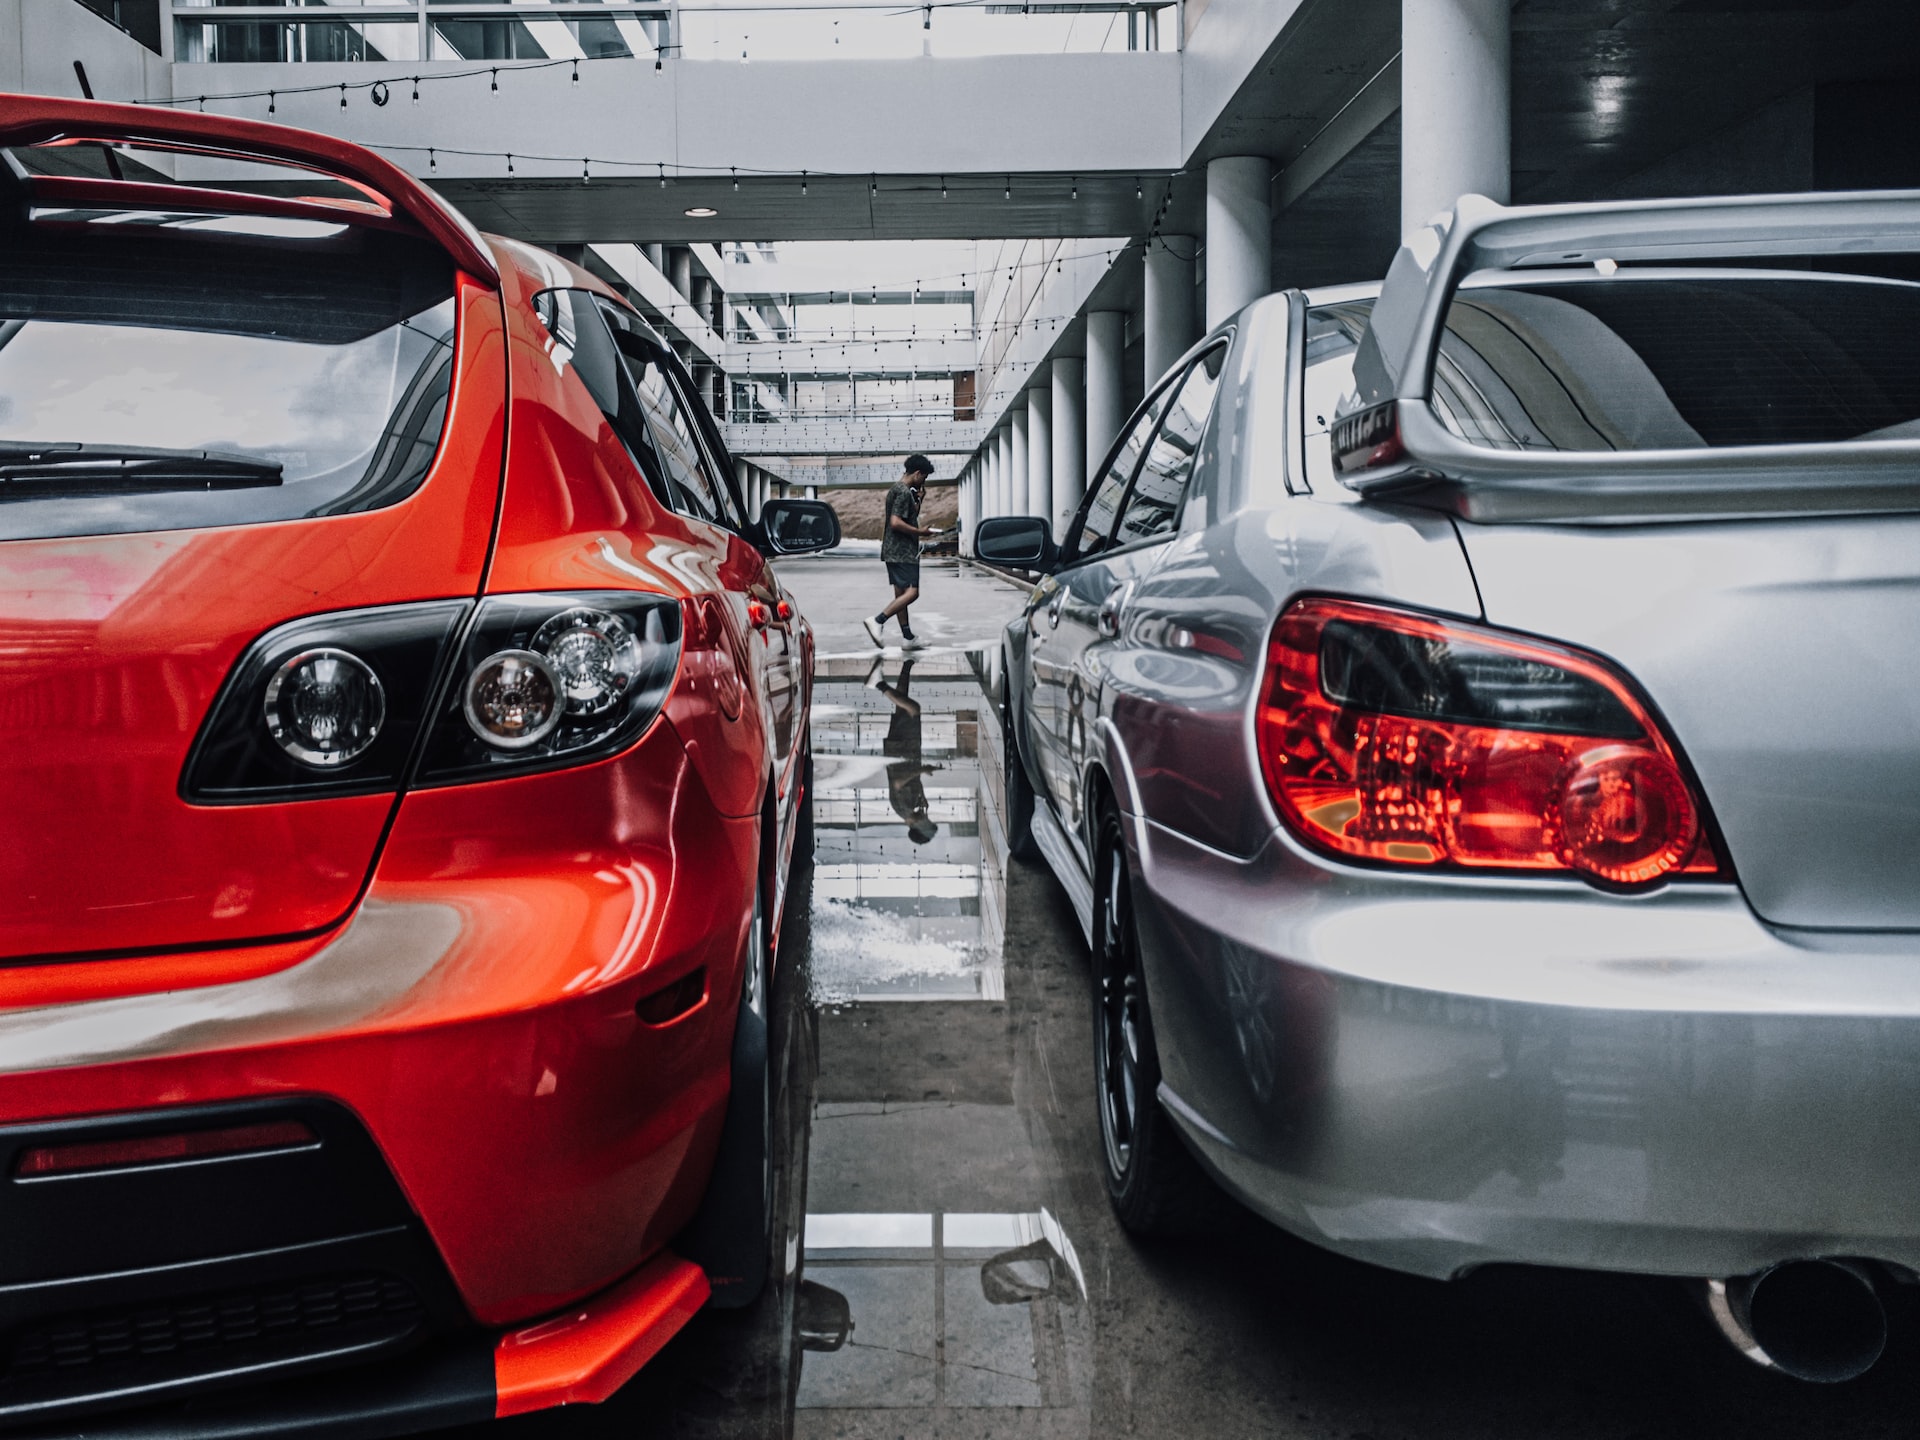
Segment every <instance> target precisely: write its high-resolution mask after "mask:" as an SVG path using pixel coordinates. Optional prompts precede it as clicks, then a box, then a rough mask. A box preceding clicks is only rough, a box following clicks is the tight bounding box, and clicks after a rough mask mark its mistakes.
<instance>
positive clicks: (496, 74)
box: [489, 65, 500, 95]
mask: <svg viewBox="0 0 1920 1440" xmlns="http://www.w3.org/2000/svg"><path fill="white" fill-rule="evenodd" d="M489 88H490V89H491V90H492V91H493V93H494V94H496V95H498V94H499V93H500V67H499V66H498V65H496V66H494V67H493V84H492V85H491V86H490V87H489Z"/></svg>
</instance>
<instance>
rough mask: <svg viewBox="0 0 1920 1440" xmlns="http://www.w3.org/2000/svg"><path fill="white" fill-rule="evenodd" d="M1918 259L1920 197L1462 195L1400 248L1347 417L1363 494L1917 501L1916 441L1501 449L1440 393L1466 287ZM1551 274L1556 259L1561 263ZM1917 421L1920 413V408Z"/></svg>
mask: <svg viewBox="0 0 1920 1440" xmlns="http://www.w3.org/2000/svg"><path fill="white" fill-rule="evenodd" d="M1895 253H1920V191H1875V192H1861V193H1840V194H1816V195H1778V196H1734V197H1728V198H1725V199H1699V200H1643V201H1625V202H1616V203H1609V204H1580V205H1545V206H1528V207H1508V206H1504V205H1500V204H1497V203H1495V202H1494V201H1492V200H1488V199H1487V198H1485V197H1484V196H1480V195H1468V196H1463V197H1462V198H1461V200H1460V203H1459V205H1458V206H1457V207H1456V208H1455V209H1454V210H1453V212H1452V213H1451V214H1448V215H1443V216H1440V217H1438V218H1436V219H1435V220H1434V221H1433V222H1431V223H1430V224H1428V225H1426V226H1424V227H1422V228H1421V229H1419V230H1417V231H1415V232H1414V233H1413V234H1412V235H1411V236H1409V237H1408V239H1407V241H1406V243H1405V244H1403V245H1402V246H1401V248H1400V251H1399V254H1398V255H1396V256H1395V258H1394V262H1393V265H1392V267H1391V269H1389V271H1388V273H1387V279H1386V282H1385V284H1384V285H1383V286H1382V288H1381V292H1380V297H1379V299H1378V301H1377V302H1376V303H1375V305H1374V307H1373V310H1372V315H1371V318H1370V322H1369V326H1368V330H1367V333H1366V335H1365V337H1364V338H1363V340H1362V342H1361V344H1360V348H1359V351H1358V353H1357V355H1356V356H1355V361H1354V382H1355V402H1356V403H1355V404H1354V405H1353V408H1351V409H1349V410H1347V411H1346V412H1345V413H1343V414H1342V415H1341V416H1339V417H1336V420H1335V424H1334V436H1333V445H1334V453H1335V462H1336V466H1337V468H1338V469H1339V470H1340V472H1341V479H1342V481H1343V483H1345V484H1346V485H1347V486H1348V487H1349V488H1351V489H1353V490H1355V491H1357V492H1359V493H1361V494H1362V495H1387V494H1391V495H1392V496H1393V497H1394V498H1396V499H1403V500H1404V499H1416V500H1418V501H1420V502H1421V503H1430V504H1436V505H1438V506H1440V507H1441V508H1445V509H1447V510H1450V511H1452V512H1454V513H1456V514H1459V515H1461V516H1463V517H1465V518H1468V519H1472V520H1476V521H1487V522H1500V521H1532V520H1565V521H1585V522H1588V523H1630V522H1637V521H1648V520H1678V519H1686V518H1704V517H1709V516H1732V515H1742V516H1746V515H1764V514H1783V513H1784V514H1802V515H1804V514H1818V513H1859V512H1862V511H1881V512H1885V511H1915V510H1920V436H1916V437H1915V438H1904V437H1903V438H1896V439H1876V440H1871V441H1861V440H1849V441H1843V442H1835V443H1823V444H1776V445H1729V446H1719V447H1710V448H1689V449H1670V450H1669V449H1643V450H1598V451H1559V450H1538V449H1529V450H1497V449H1492V448H1489V447H1486V446H1481V445H1475V444H1472V443H1470V442H1468V441H1465V440H1463V439H1461V438H1460V437H1459V436H1457V435H1455V434H1454V433H1453V432H1452V431H1451V430H1449V429H1448V428H1447V426H1446V425H1445V424H1443V423H1442V421H1441V420H1440V418H1439V417H1438V415H1437V414H1436V413H1435V411H1434V409H1433V407H1432V405H1431V403H1430V396H1431V393H1432V388H1433V379H1434V370H1435V364H1436V356H1437V355H1438V352H1439V349H1440V342H1441V337H1442V333H1443V331H1444V329H1445V326H1446V320H1447V315H1448V312H1449V308H1450V306H1451V305H1452V303H1453V298H1454V295H1455V293H1456V292H1457V291H1458V290H1459V289H1460V288H1461V287H1462V286H1463V285H1468V286H1478V285H1482V284H1498V283H1500V281H1501V279H1502V278H1503V277H1505V278H1507V279H1513V278H1516V277H1515V276H1514V274H1513V272H1516V271H1524V270H1528V269H1541V270H1542V271H1543V272H1544V273H1555V272H1558V273H1561V274H1564V273H1565V271H1566V270H1567V269H1569V268H1571V267H1579V266H1587V265H1591V266H1595V267H1596V268H1598V269H1599V270H1600V271H1601V272H1602V273H1610V269H1611V267H1614V266H1617V265H1619V264H1623V263H1632V262H1639V263H1645V262H1662V261H1664V262H1669V263H1674V262H1680V263H1687V264H1695V265H1697V264H1699V263H1700V262H1702V261H1716V260H1718V261H1726V262H1728V263H1729V264H1731V265H1737V264H1738V263H1739V262H1740V261H1741V260H1742V259H1748V260H1752V259H1761V258H1765V257H1775V256H1819V255H1832V256H1842V257H1859V256H1863V255H1880V254H1895ZM1549 267H1550V268H1549ZM1916 418H1920V417H1916Z"/></svg>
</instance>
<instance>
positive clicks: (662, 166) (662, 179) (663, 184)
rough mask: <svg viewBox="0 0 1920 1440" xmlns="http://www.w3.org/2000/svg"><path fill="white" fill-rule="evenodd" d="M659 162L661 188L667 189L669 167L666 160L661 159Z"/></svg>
mask: <svg viewBox="0 0 1920 1440" xmlns="http://www.w3.org/2000/svg"><path fill="white" fill-rule="evenodd" d="M657 163H658V164H659V166H660V188H661V189H662V190H664V189H666V188H667V167H666V162H664V161H660V162H657Z"/></svg>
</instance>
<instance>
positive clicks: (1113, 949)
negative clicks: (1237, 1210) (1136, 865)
mask: <svg viewBox="0 0 1920 1440" xmlns="http://www.w3.org/2000/svg"><path fill="white" fill-rule="evenodd" d="M1094 854H1095V856H1096V869H1095V884H1094V926H1093V1045H1094V1051H1093V1069H1094V1094H1095V1102H1096V1104H1097V1106H1098V1108H1099V1115H1100V1141H1101V1144H1100V1151H1101V1157H1102V1161H1103V1164H1102V1170H1103V1172H1104V1174H1105V1177H1106V1182H1107V1199H1108V1200H1109V1201H1110V1202H1111V1203H1112V1205H1113V1213H1114V1214H1115V1216H1117V1217H1118V1218H1119V1221H1120V1224H1121V1226H1122V1227H1123V1228H1124V1229H1126V1230H1127V1231H1128V1233H1130V1234H1133V1235H1138V1236H1143V1237H1156V1238H1158V1237H1171V1236H1177V1235H1190V1234H1193V1233H1194V1232H1196V1231H1198V1230H1200V1229H1202V1228H1204V1227H1205V1226H1207V1225H1208V1224H1210V1223H1211V1222H1213V1221H1214V1220H1216V1219H1217V1218H1218V1217H1219V1214H1220V1202H1221V1198H1222V1197H1221V1193H1220V1191H1219V1190H1218V1189H1217V1188H1216V1187H1215V1186H1214V1184H1213V1182H1212V1181H1211V1180H1210V1179H1209V1178H1208V1177H1207V1175H1206V1172H1205V1171H1203V1170H1202V1169H1201V1168H1200V1165H1199V1162H1198V1161H1196V1160H1195V1159H1194V1158H1193V1155H1192V1153H1191V1152H1190V1151H1189V1150H1188V1149H1187V1146H1186V1142H1185V1141H1184V1140H1182V1139H1181V1137H1180V1134H1179V1132H1178V1130H1176V1129H1175V1128H1174V1123H1173V1120H1172V1117H1170V1116H1169V1115H1168V1114H1167V1112H1166V1109H1165V1107H1163V1106H1162V1105H1161V1104H1160V1100H1159V1096H1158V1093H1157V1092H1158V1090H1159V1086H1160V1059H1159V1053H1158V1052H1157V1051H1156V1049H1155V1048H1154V1041H1153V1022H1152V1019H1151V1017H1150V1016H1149V1014H1148V1009H1147V988H1146V976H1145V973H1144V971H1143V970H1142V968H1141V964H1140V936H1139V929H1138V927H1137V926H1136V924H1135V922H1134V915H1133V879H1132V876H1131V874H1130V873H1129V871H1128V866H1127V850H1126V844H1125V840H1124V838H1123V836H1122V835H1121V832H1120V818H1119V816H1118V815H1117V814H1115V813H1114V811H1113V810H1112V808H1111V807H1106V808H1104V809H1103V810H1102V812H1101V814H1100V822H1099V829H1098V844H1097V845H1096V847H1095V851H1094Z"/></svg>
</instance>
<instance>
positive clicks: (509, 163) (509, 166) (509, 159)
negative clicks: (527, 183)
mask: <svg viewBox="0 0 1920 1440" xmlns="http://www.w3.org/2000/svg"><path fill="white" fill-rule="evenodd" d="M507 174H509V175H511V174H513V152H512V151H511V150H509V151H508V152H507Z"/></svg>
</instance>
